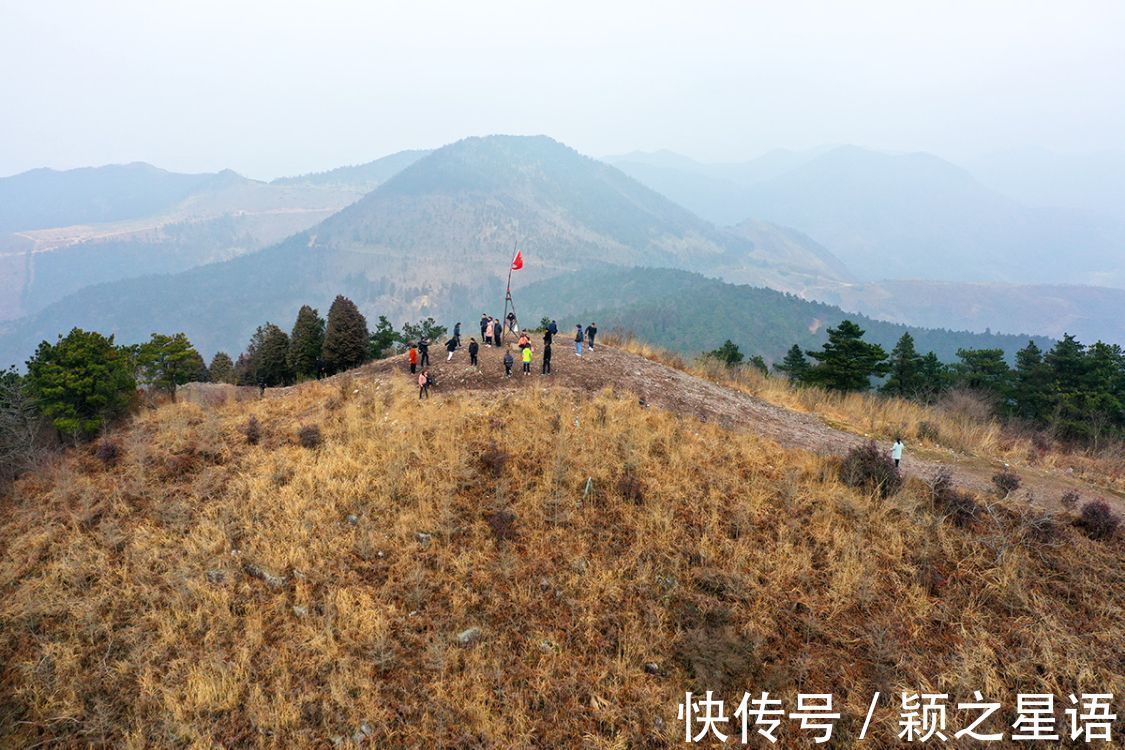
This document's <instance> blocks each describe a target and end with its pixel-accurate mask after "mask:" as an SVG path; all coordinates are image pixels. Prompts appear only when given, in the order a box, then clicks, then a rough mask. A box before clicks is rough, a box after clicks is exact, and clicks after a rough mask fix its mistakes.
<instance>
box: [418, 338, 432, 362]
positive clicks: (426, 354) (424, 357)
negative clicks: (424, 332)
mask: <svg viewBox="0 0 1125 750" xmlns="http://www.w3.org/2000/svg"><path fill="white" fill-rule="evenodd" d="M429 365H430V340H429V339H428V338H426V337H425V336H423V337H422V338H420V339H418V366H419V367H421V368H426V367H429Z"/></svg>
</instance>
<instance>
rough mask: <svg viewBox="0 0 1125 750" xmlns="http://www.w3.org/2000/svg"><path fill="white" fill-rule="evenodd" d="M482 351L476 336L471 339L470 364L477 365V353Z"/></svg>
mask: <svg viewBox="0 0 1125 750" xmlns="http://www.w3.org/2000/svg"><path fill="white" fill-rule="evenodd" d="M479 352H480V344H478V343H477V340H476V339H474V338H470V339H469V364H470V365H472V366H473V367H476V366H477V354H478V353H479Z"/></svg>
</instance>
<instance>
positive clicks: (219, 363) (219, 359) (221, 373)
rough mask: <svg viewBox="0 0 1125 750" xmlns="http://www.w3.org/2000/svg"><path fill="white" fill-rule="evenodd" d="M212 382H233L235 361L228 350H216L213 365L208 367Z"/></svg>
mask: <svg viewBox="0 0 1125 750" xmlns="http://www.w3.org/2000/svg"><path fill="white" fill-rule="evenodd" d="M207 371H208V373H209V374H210V376H211V382H212V383H233V382H234V362H232V361H231V358H230V355H229V354H227V353H226V352H215V356H214V357H212V358H211V366H210V367H208V368H207Z"/></svg>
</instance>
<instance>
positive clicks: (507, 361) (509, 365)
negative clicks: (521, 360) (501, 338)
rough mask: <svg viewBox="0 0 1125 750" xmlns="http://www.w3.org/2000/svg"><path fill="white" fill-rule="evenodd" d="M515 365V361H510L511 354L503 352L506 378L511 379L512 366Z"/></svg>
mask: <svg viewBox="0 0 1125 750" xmlns="http://www.w3.org/2000/svg"><path fill="white" fill-rule="evenodd" d="M515 363H516V361H515V360H514V359H512V353H511V352H504V375H505V376H506V377H509V378H510V377H512V365H514V364H515Z"/></svg>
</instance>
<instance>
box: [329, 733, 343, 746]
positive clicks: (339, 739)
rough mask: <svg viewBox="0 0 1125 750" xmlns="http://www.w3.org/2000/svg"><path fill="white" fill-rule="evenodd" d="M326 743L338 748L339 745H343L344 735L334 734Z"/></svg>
mask: <svg viewBox="0 0 1125 750" xmlns="http://www.w3.org/2000/svg"><path fill="white" fill-rule="evenodd" d="M328 741H329V742H331V743H332V744H333V745H335V746H337V747H339V746H340V745H343V744H344V735H342V734H334V735H332V737H331V738H330V739H329V740H328Z"/></svg>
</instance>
